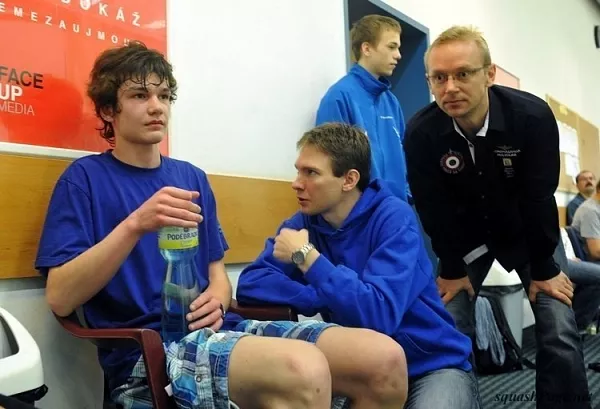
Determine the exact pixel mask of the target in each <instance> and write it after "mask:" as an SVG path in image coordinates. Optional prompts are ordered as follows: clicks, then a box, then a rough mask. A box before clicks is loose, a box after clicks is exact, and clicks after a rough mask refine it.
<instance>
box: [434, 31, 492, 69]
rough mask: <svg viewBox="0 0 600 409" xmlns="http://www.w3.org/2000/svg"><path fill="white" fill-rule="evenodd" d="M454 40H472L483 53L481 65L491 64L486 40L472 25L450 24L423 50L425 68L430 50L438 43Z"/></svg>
mask: <svg viewBox="0 0 600 409" xmlns="http://www.w3.org/2000/svg"><path fill="white" fill-rule="evenodd" d="M454 41H473V42H474V43H475V45H477V48H479V50H481V54H482V55H483V65H484V66H486V67H487V66H489V65H491V64H492V56H491V55H490V49H489V48H488V44H487V41H485V38H483V34H482V33H481V31H479V30H478V29H477V28H475V27H473V26H452V27H450V28H449V29H447V30H445V31H444V32H443V33H442V34H440V35H439V36H438V37H437V38H436V39H435V41H434V42H433V43H431V45H430V46H429V48H428V49H427V51H426V52H425V58H424V62H425V69H427V68H428V67H427V61H428V60H429V54H430V53H431V50H432V49H434V48H435V47H438V46H440V45H444V44H448V43H452V42H454Z"/></svg>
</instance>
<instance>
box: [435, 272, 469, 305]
mask: <svg viewBox="0 0 600 409" xmlns="http://www.w3.org/2000/svg"><path fill="white" fill-rule="evenodd" d="M436 283H437V287H438V292H439V293H440V296H441V297H442V301H443V302H444V304H448V303H449V302H450V300H452V299H453V298H454V296H455V295H456V294H458V293H459V292H460V291H462V290H467V292H468V293H469V298H473V297H474V296H475V290H473V286H472V285H471V280H469V276H465V277H463V278H458V279H456V280H447V279H445V278H442V277H438V278H437V280H436Z"/></svg>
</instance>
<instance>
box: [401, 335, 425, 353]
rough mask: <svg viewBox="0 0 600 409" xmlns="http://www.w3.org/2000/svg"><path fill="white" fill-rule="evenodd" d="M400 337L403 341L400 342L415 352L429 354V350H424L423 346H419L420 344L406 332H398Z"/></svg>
mask: <svg viewBox="0 0 600 409" xmlns="http://www.w3.org/2000/svg"><path fill="white" fill-rule="evenodd" d="M400 339H401V340H402V341H404V342H402V343H401V344H404V345H406V347H408V348H410V349H412V350H413V351H414V352H415V353H418V354H424V355H431V352H427V351H426V350H424V349H423V348H421V347H420V346H418V345H417V343H416V342H415V341H413V340H412V338H411V337H410V335H408V334H400Z"/></svg>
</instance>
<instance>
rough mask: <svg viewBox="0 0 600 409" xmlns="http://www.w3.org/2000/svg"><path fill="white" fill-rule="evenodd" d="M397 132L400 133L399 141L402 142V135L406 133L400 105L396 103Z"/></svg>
mask: <svg viewBox="0 0 600 409" xmlns="http://www.w3.org/2000/svg"><path fill="white" fill-rule="evenodd" d="M398 132H399V133H400V140H401V141H402V142H404V134H405V133H406V122H405V120H404V112H403V111H402V107H401V106H400V103H398Z"/></svg>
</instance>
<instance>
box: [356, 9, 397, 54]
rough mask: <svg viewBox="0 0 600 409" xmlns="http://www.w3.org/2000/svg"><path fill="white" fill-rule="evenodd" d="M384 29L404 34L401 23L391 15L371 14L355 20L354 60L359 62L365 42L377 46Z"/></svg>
mask: <svg viewBox="0 0 600 409" xmlns="http://www.w3.org/2000/svg"><path fill="white" fill-rule="evenodd" d="M384 30H393V31H397V32H398V33H400V34H402V27H400V23H398V22H397V21H396V20H394V19H393V18H390V17H386V16H380V15H378V14H369V15H367V16H364V17H363V18H361V19H360V20H358V21H357V22H355V23H354V24H353V25H352V29H351V30H350V45H351V48H352V61H353V62H358V60H360V55H361V48H362V45H363V43H365V42H366V43H369V44H372V45H374V46H377V43H378V42H379V38H380V36H381V33H382V32H383V31H384Z"/></svg>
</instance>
